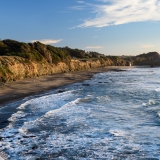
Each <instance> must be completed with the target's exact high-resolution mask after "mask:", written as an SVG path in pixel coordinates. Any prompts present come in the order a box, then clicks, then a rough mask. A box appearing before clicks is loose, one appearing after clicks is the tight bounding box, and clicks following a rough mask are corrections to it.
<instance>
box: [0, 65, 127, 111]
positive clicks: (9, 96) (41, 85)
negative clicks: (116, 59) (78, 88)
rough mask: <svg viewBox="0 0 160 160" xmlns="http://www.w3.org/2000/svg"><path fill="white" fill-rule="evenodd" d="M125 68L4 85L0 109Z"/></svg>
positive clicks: (42, 77) (69, 74) (75, 73)
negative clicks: (9, 104) (15, 102)
mask: <svg viewBox="0 0 160 160" xmlns="http://www.w3.org/2000/svg"><path fill="white" fill-rule="evenodd" d="M126 68H129V67H126V66H124V67H123V66H122V67H120V66H109V67H104V68H95V69H90V70H83V71H74V72H68V73H59V74H53V75H44V76H40V77H36V78H26V79H23V80H19V81H15V82H10V83H6V84H5V85H4V86H1V87H0V108H1V107H3V105H5V104H7V103H11V102H14V101H16V100H19V99H22V98H25V97H27V96H32V95H38V94H42V93H45V92H46V91H49V90H52V89H56V88H58V87H62V86H65V85H68V84H73V83H76V82H82V81H84V80H87V79H90V78H92V76H93V75H94V74H96V73H102V72H108V71H120V70H121V69H126Z"/></svg>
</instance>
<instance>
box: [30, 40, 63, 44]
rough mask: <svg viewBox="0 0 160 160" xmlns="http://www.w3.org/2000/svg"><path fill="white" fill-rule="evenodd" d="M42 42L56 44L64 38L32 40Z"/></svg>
mask: <svg viewBox="0 0 160 160" xmlns="http://www.w3.org/2000/svg"><path fill="white" fill-rule="evenodd" d="M37 41H39V42H41V43H43V44H54V43H58V42H60V41H62V39H59V40H54V39H42V40H32V41H31V42H37Z"/></svg>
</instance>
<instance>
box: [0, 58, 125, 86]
mask: <svg viewBox="0 0 160 160" xmlns="http://www.w3.org/2000/svg"><path fill="white" fill-rule="evenodd" d="M115 65H120V66H123V65H127V63H126V61H124V60H121V59H117V60H116V61H113V60H111V59H106V60H102V59H98V60H86V61H84V60H76V59H71V60H70V61H69V62H68V63H65V62H59V63H58V64H53V63H52V64H50V63H48V62H47V61H46V62H36V61H31V60H27V59H25V58H22V57H18V56H0V82H3V83H5V82H9V81H16V80H19V79H24V78H30V77H38V76H41V75H49V74H55V73H63V72H70V71H80V70H86V69H92V68H98V67H104V66H115Z"/></svg>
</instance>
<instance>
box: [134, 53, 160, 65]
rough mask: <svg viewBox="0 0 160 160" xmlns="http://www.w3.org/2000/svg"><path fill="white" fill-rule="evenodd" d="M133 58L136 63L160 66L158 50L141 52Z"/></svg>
mask: <svg viewBox="0 0 160 160" xmlns="http://www.w3.org/2000/svg"><path fill="white" fill-rule="evenodd" d="M132 59H133V63H134V65H150V66H160V55H159V53H157V52H149V53H146V54H145V53H144V54H140V55H138V56H135V57H133V58H132Z"/></svg>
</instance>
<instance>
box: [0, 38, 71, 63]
mask: <svg viewBox="0 0 160 160" xmlns="http://www.w3.org/2000/svg"><path fill="white" fill-rule="evenodd" d="M0 56H19V57H23V58H26V59H28V60H32V61H41V62H44V61H47V62H49V63H54V64H57V63H58V62H61V61H63V62H68V61H70V55H69V54H68V53H67V52H65V51H62V50H60V49H58V48H56V47H53V46H50V45H45V44H42V43H40V42H34V43H22V42H18V41H15V40H10V39H6V40H3V41H0Z"/></svg>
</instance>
